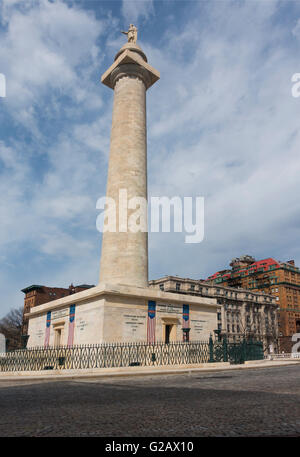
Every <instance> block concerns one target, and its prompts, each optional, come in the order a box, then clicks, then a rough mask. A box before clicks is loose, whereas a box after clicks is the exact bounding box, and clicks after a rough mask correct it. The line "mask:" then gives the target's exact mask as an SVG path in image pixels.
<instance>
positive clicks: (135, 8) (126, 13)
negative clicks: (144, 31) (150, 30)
mask: <svg viewBox="0 0 300 457" xmlns="http://www.w3.org/2000/svg"><path fill="white" fill-rule="evenodd" d="M122 14H123V17H124V20H125V21H126V24H125V25H126V26H127V25H128V26H129V24H132V23H133V24H135V25H136V23H137V21H139V19H140V18H141V19H142V20H147V19H149V17H150V16H152V15H153V14H154V3H153V0H123V2H122Z"/></svg>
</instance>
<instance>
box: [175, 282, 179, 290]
mask: <svg viewBox="0 0 300 457" xmlns="http://www.w3.org/2000/svg"><path fill="white" fill-rule="evenodd" d="M176 290H180V282H177V283H176Z"/></svg>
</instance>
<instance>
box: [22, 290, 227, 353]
mask: <svg viewBox="0 0 300 457" xmlns="http://www.w3.org/2000/svg"><path fill="white" fill-rule="evenodd" d="M187 305H188V306H187ZM217 307H218V305H217V302H216V299H214V298H205V297H197V296H192V295H183V294H177V293H170V292H163V291H160V290H157V289H152V288H141V287H132V286H126V285H120V284H118V285H115V284H114V285H111V284H101V283H100V284H99V285H98V286H96V287H93V288H91V289H88V290H86V291H83V292H79V293H77V294H74V295H69V296H66V297H64V298H61V299H58V300H54V301H51V302H49V303H45V304H43V305H40V306H37V307H34V308H32V309H31V312H30V313H29V314H28V315H27V317H28V318H29V328H28V333H29V340H28V344H27V347H28V348H32V347H36V346H44V345H45V342H46V345H49V346H60V345H67V344H74V345H75V344H101V343H112V342H145V341H149V339H150V341H151V340H152V341H153V340H154V339H155V341H156V342H157V341H162V342H172V341H183V340H186V339H187V340H189V341H204V340H206V341H207V340H208V339H209V336H210V334H213V331H214V330H216V329H217Z"/></svg>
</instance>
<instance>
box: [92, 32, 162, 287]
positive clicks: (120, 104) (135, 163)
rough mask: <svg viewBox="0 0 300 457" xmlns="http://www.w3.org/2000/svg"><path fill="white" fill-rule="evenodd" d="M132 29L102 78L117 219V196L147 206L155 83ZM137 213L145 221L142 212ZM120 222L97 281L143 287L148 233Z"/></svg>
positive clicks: (106, 237) (105, 246) (107, 241)
mask: <svg viewBox="0 0 300 457" xmlns="http://www.w3.org/2000/svg"><path fill="white" fill-rule="evenodd" d="M135 29H136V28H135V27H134V26H133V25H132V24H131V25H130V28H129V30H128V32H127V34H128V43H126V44H125V45H124V46H123V47H122V48H121V49H120V51H119V52H118V53H117V54H116V57H115V62H114V63H113V65H112V66H111V67H110V68H109V69H108V70H107V71H106V72H105V73H104V75H103V76H102V78H101V81H102V83H103V84H105V85H106V86H108V87H109V88H111V89H113V90H114V105H113V115H112V129H111V140H110V155H109V166H108V179H107V191H106V196H107V197H109V198H113V199H114V201H115V203H116V214H117V216H118V215H119V203H118V202H119V196H120V191H121V192H122V191H124V190H126V191H127V192H126V194H127V199H128V200H129V199H131V198H134V197H138V198H139V197H142V198H143V199H144V200H145V201H147V134H146V133H147V132H146V91H147V89H149V87H151V86H152V85H153V84H154V83H155V82H156V81H157V80H158V79H159V72H158V71H157V70H155V69H154V68H153V67H151V66H150V65H149V64H148V63H147V58H146V56H145V54H144V53H143V51H142V50H141V48H140V47H139V46H138V45H137V44H136V42H135V41H136V38H135V37H136V36H134V30H135ZM124 33H125V32H124ZM131 211H132V210H131ZM142 211H144V214H143V217H144V219H146V220H147V208H143V209H142ZM128 217H130V209H129V210H128ZM119 222H120V221H119V218H118V217H117V224H116V227H117V231H116V233H111V232H105V233H103V240H102V253H101V267H100V281H101V282H110V283H116V284H127V285H132V286H138V287H148V233H147V232H142V231H140V232H137V233H131V232H130V231H129V230H128V226H127V227H126V224H127V221H125V227H120V224H119ZM120 228H121V230H124V231H120Z"/></svg>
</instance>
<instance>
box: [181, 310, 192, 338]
mask: <svg viewBox="0 0 300 457" xmlns="http://www.w3.org/2000/svg"><path fill="white" fill-rule="evenodd" d="M182 328H183V329H184V328H190V306H189V305H182ZM183 341H188V335H187V332H183Z"/></svg>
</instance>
